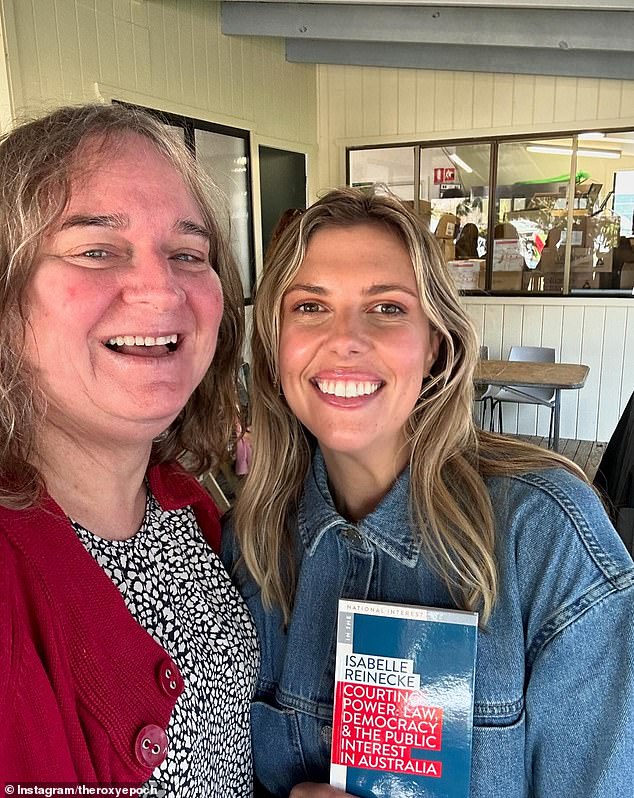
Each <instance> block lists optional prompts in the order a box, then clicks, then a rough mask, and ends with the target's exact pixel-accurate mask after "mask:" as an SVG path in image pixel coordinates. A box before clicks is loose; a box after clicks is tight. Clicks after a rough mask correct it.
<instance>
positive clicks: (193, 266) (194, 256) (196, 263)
mask: <svg viewBox="0 0 634 798" xmlns="http://www.w3.org/2000/svg"><path fill="white" fill-rule="evenodd" d="M172 260H175V261H178V262H179V263H180V264H182V265H183V266H184V267H186V268H188V269H189V270H190V271H203V270H205V269H208V268H209V267H210V265H211V264H210V263H209V258H208V257H207V255H203V254H202V253H194V252H176V253H175V254H174V255H172Z"/></svg>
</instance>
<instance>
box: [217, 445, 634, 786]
mask: <svg viewBox="0 0 634 798" xmlns="http://www.w3.org/2000/svg"><path fill="white" fill-rule="evenodd" d="M408 487H409V474H408V472H407V471H405V472H404V473H403V474H402V475H401V476H400V477H399V479H398V480H397V482H396V483H395V484H394V486H393V488H392V489H391V491H390V492H389V493H388V494H387V495H386V496H385V497H384V499H383V500H382V502H381V503H380V505H379V506H378V507H377V508H376V510H374V511H373V512H372V513H371V514H370V515H368V516H367V517H366V518H364V519H363V520H362V521H360V522H358V523H356V524H351V523H350V522H348V521H346V520H345V519H344V518H342V517H341V516H340V515H339V514H338V513H337V511H336V510H335V507H334V503H333V500H332V498H331V495H330V493H329V490H328V486H327V474H326V471H325V466H324V462H323V459H322V457H321V455H320V454H319V452H318V453H317V455H316V456H315V458H314V461H313V465H312V469H311V471H310V473H309V474H308V476H307V478H306V483H305V489H304V495H303V498H302V500H301V503H300V507H299V511H298V522H297V528H298V536H297V555H296V556H297V560H298V563H299V568H298V574H299V578H298V586H297V593H296V597H295V604H294V610H293V614H292V618H291V621H290V624H289V627H288V629H285V628H284V626H283V623H282V621H281V617H280V613H279V612H278V611H276V610H273V611H265V610H264V609H263V606H262V602H261V599H260V592H259V590H258V589H257V587H256V586H255V584H254V583H253V581H252V580H251V579H250V578H248V577H247V576H246V575H245V573H244V570H240V569H238V571H237V572H236V574H235V575H234V578H235V579H236V582H237V584H238V587H239V589H240V590H241V591H242V594H243V596H244V598H245V599H246V601H247V604H248V606H249V608H250V610H251V613H252V615H253V617H254V619H255V622H256V625H257V627H258V631H259V634H260V640H261V649H262V660H261V670H260V677H259V681H258V685H257V692H256V696H255V700H254V703H253V705H252V715H251V717H252V739H253V749H254V750H253V754H254V766H255V771H256V775H257V778H258V781H259V782H260V783H261V785H263V787H264V788H265V789H266V790H267V791H268V792H270V793H272V794H273V795H276V796H286V795H288V793H289V791H290V789H291V788H292V787H293V785H295V784H298V783H300V782H303V781H317V782H327V781H328V777H329V771H328V768H329V756H330V738H331V724H332V696H333V674H334V652H335V637H336V628H335V627H336V624H335V619H336V613H337V600H338V599H339V597H341V596H344V597H349V598H356V599H376V600H382V601H390V602H402V603H407V604H424V605H432V606H440V607H454V606H455V604H454V603H453V601H452V599H451V597H450V596H449V594H448V592H447V589H446V588H445V586H444V585H443V584H442V582H441V580H440V579H439V578H438V577H437V576H436V575H435V574H434V573H433V572H432V571H431V570H430V568H429V567H428V565H427V563H426V562H425V560H424V559H423V558H422V556H421V553H420V546H419V543H418V535H417V533H416V531H415V530H414V529H412V526H411V524H410V522H409V519H408V498H407V497H408ZM488 488H489V491H490V495H491V500H492V504H493V508H494V513H495V520H496V532H497V557H498V567H499V577H500V588H499V598H498V600H497V603H496V605H495V608H494V611H493V614H492V616H491V619H490V621H489V623H488V624H487V627H486V628H485V629H482V630H480V632H479V635H478V656H477V664H476V688H475V711H474V730H473V751H472V769H471V790H470V796H471V798H528V796H531V798H632V796H634V621H633V618H634V563H633V562H632V560H631V558H630V556H629V555H628V553H627V551H626V550H625V548H624V546H623V544H622V543H621V541H620V539H619V538H618V537H617V535H616V533H615V532H614V530H613V528H612V526H611V525H610V523H609V521H608V519H607V517H606V515H605V513H604V512H603V509H602V507H601V505H600V503H599V501H598V500H597V498H596V496H595V495H594V493H593V492H592V490H591V489H590V488H589V487H587V486H586V485H584V484H583V483H582V482H580V481H579V480H577V479H576V478H575V477H573V476H572V475H571V474H569V473H567V472H565V471H563V470H549V471H541V472H537V473H530V474H524V475H521V476H514V477H507V478H495V479H491V480H489V482H488ZM224 557H225V563H226V564H227V565H228V566H231V565H232V564H233V563H235V561H236V560H237V558H238V552H237V550H236V546H235V543H234V541H233V539H232V536H231V533H230V531H227V533H226V535H225V541H224Z"/></svg>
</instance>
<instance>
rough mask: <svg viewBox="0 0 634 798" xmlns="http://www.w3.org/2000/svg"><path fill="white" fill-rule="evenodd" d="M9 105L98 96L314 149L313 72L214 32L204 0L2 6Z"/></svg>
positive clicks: (267, 43)
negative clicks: (203, 120) (6, 51)
mask: <svg viewBox="0 0 634 798" xmlns="http://www.w3.org/2000/svg"><path fill="white" fill-rule="evenodd" d="M2 5H3V10H4V22H5V31H6V39H7V48H8V62H9V76H10V82H11V89H12V94H13V97H12V101H13V107H14V109H15V110H17V111H18V112H19V111H20V110H21V109H26V110H27V111H31V110H33V109H36V110H37V109H39V108H41V107H42V106H54V105H58V104H60V103H64V102H66V103H67V102H81V101H85V100H95V99H98V98H99V97H103V98H104V99H106V100H109V99H111V98H113V97H116V98H119V99H124V100H130V101H135V102H138V103H140V104H144V105H150V106H153V107H155V108H161V109H163V110H167V111H172V112H174V113H182V114H185V115H189V116H194V117H197V118H201V119H206V120H210V121H215V122H219V123H221V124H222V123H224V124H229V125H233V126H238V127H243V128H249V129H251V130H252V131H254V132H255V133H257V134H258V135H259V136H261V137H265V138H267V139H269V140H270V142H271V143H273V142H274V140H278V141H279V142H280V143H295V144H297V145H303V146H304V147H311V146H314V144H315V143H316V124H317V123H316V107H317V106H316V80H315V72H316V68H315V67H314V66H312V65H303V64H289V63H287V62H286V61H285V58H284V44H283V42H282V40H273V39H264V38H262V39H260V38H238V37H229V36H224V35H222V34H221V33H220V18H219V17H220V3H217V2H210V0H3V3H2Z"/></svg>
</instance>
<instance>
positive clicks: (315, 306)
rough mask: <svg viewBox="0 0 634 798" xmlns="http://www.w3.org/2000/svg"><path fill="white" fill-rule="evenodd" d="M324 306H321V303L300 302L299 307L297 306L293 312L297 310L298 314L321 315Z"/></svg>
mask: <svg viewBox="0 0 634 798" xmlns="http://www.w3.org/2000/svg"><path fill="white" fill-rule="evenodd" d="M323 309H324V306H323V305H320V304H319V302H310V301H308V302H300V303H299V304H298V305H295V307H294V308H293V310H296V311H297V312H298V313H319V311H320V310H323Z"/></svg>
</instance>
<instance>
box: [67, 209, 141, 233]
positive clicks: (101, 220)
mask: <svg viewBox="0 0 634 798" xmlns="http://www.w3.org/2000/svg"><path fill="white" fill-rule="evenodd" d="M128 224H129V219H128V217H127V216H125V215H124V214H122V213H110V214H104V215H94V214H85V213H75V214H73V215H72V216H69V217H68V218H67V219H64V221H63V222H62V226H61V228H60V230H68V229H69V228H71V227H108V228H110V229H111V230H123V229H124V228H126V227H127V226H128Z"/></svg>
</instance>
